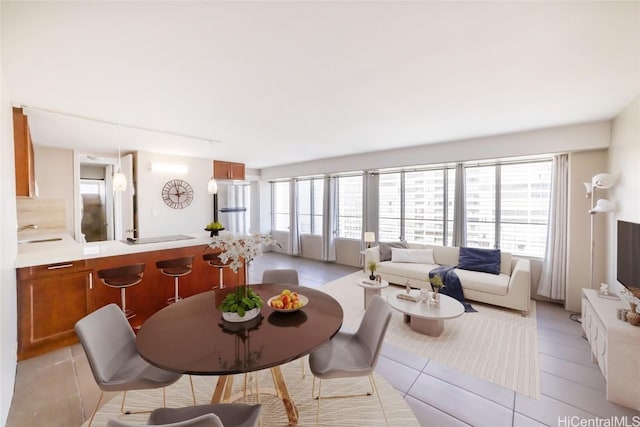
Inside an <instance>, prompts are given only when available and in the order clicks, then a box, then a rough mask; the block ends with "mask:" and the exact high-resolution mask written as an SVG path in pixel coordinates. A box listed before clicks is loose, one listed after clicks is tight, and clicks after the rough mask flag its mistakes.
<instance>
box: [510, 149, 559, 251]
mask: <svg viewBox="0 0 640 427" xmlns="http://www.w3.org/2000/svg"><path fill="white" fill-rule="evenodd" d="M500 176H501V182H502V185H501V188H500V190H501V191H500V210H501V213H500V248H501V249H503V250H505V251H507V252H511V253H513V254H522V255H530V256H536V257H544V253H545V246H546V241H547V221H548V215H549V199H550V197H551V162H537V163H525V164H518V165H504V166H501V172H500Z"/></svg>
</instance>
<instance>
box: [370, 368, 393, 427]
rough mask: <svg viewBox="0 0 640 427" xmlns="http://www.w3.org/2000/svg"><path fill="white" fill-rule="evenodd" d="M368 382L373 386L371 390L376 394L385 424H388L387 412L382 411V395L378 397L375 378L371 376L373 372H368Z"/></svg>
mask: <svg viewBox="0 0 640 427" xmlns="http://www.w3.org/2000/svg"><path fill="white" fill-rule="evenodd" d="M369 382H370V383H371V387H373V391H374V392H375V394H376V396H378V402H379V403H380V409H382V416H384V423H385V425H387V426H388V425H389V420H388V419H387V413H386V412H385V411H384V405H383V404H382V397H380V393H379V392H378V387H376V380H375V378H373V373H371V374H369Z"/></svg>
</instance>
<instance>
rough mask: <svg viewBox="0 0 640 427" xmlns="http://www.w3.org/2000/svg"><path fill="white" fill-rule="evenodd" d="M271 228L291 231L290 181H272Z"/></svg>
mask: <svg viewBox="0 0 640 427" xmlns="http://www.w3.org/2000/svg"><path fill="white" fill-rule="evenodd" d="M271 229H272V230H277V231H289V182H288V181H279V182H272V183H271Z"/></svg>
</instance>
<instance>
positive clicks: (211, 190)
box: [207, 177, 218, 194]
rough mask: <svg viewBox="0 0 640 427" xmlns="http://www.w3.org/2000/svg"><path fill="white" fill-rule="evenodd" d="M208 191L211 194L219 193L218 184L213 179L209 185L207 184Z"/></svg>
mask: <svg viewBox="0 0 640 427" xmlns="http://www.w3.org/2000/svg"><path fill="white" fill-rule="evenodd" d="M207 191H208V192H209V194H216V193H217V192H218V182H217V181H216V180H215V179H214V178H213V177H211V179H210V180H209V184H207Z"/></svg>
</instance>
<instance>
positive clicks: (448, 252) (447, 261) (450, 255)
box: [427, 245, 460, 266]
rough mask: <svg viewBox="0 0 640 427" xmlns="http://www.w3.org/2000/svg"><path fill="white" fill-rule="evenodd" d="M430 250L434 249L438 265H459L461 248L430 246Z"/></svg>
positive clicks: (434, 257) (434, 256)
mask: <svg viewBox="0 0 640 427" xmlns="http://www.w3.org/2000/svg"><path fill="white" fill-rule="evenodd" d="M427 247H428V248H429V249H433V259H434V260H435V261H436V262H435V263H436V264H440V265H451V266H453V265H458V254H459V253H460V248H459V247H457V246H438V245H428V246H427Z"/></svg>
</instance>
